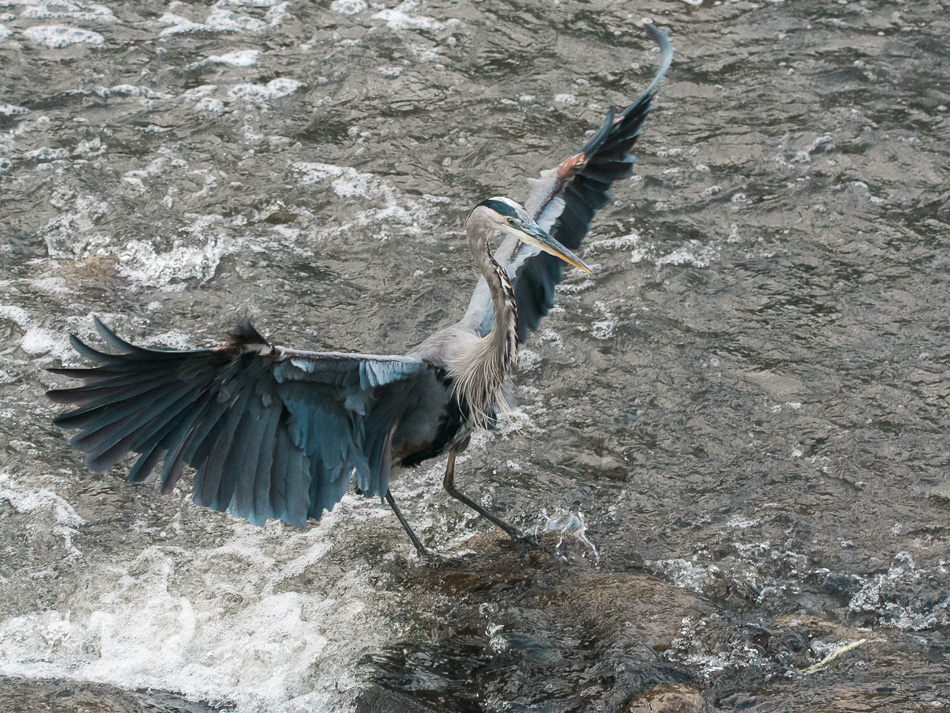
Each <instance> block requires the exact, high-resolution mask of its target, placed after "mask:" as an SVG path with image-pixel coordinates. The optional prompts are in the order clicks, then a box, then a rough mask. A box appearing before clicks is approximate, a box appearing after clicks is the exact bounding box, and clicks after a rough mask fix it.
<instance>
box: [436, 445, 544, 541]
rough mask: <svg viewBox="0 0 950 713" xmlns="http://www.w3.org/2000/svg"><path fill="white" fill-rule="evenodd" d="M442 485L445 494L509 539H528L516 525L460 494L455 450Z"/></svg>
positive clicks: (450, 456) (450, 455) (451, 454)
mask: <svg viewBox="0 0 950 713" xmlns="http://www.w3.org/2000/svg"><path fill="white" fill-rule="evenodd" d="M442 485H443V486H445V492H447V493H448V494H449V495H451V496H452V497H453V498H455V499H456V500H458V501H460V502H463V503H465V504H466V505H468V506H469V507H470V508H472V510H474V511H475V512H477V513H478V514H479V515H481V516H482V517H484V518H486V519H488V520H491V521H492V522H493V523H495V524H496V525H498V527H500V528H501V529H502V530H504V531H505V532H507V533H508V537H510V538H511V539H512V540H524V539H526V538H525V536H524V533H523V532H521V530H519V529H518V528H517V527H515V526H514V525H509V524H508V523H507V522H505V521H504V520H502V519H501V518H500V517H497V516H495V515H492V514H491V513H490V512H488V510H486V509H485V508H483V507H482V506H481V505H479V504H478V503H476V502H475V501H474V500H472V499H471V498H469V497H467V496H465V495H462V493H460V492H459V491H458V490H456V489H455V449H454V448H453V449H452V450H451V451H449V462H448V465H447V466H446V467H445V479H444V480H443V481H442Z"/></svg>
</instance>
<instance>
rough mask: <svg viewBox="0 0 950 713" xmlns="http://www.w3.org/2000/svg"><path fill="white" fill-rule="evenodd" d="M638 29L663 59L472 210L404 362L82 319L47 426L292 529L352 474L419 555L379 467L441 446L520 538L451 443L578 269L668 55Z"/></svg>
mask: <svg viewBox="0 0 950 713" xmlns="http://www.w3.org/2000/svg"><path fill="white" fill-rule="evenodd" d="M647 28H648V29H649V31H650V33H651V34H652V36H653V39H654V40H655V41H656V42H657V44H659V46H660V49H661V51H662V63H661V66H660V69H659V71H658V72H657V75H656V77H655V78H654V79H653V81H652V82H651V83H650V85H649V86H648V87H647V89H646V91H645V92H644V93H643V94H642V95H641V96H640V98H639V99H637V100H636V101H635V102H633V103H632V104H630V105H629V106H628V107H627V108H625V109H624V110H623V111H621V112H620V113H619V114H615V113H614V110H613V108H611V109H610V110H609V111H608V113H607V117H606V119H605V120H604V123H603V125H602V126H601V127H600V129H599V130H598V131H597V132H596V133H595V134H594V135H593V136H591V138H590V140H589V141H588V142H587V143H586V144H585V145H584V147H583V149H581V151H580V152H579V153H577V154H575V155H574V156H572V157H570V158H568V159H567V160H566V161H563V162H562V163H560V164H559V165H558V166H557V167H556V168H554V169H553V170H551V171H545V172H543V173H542V176H541V178H540V179H539V180H536V181H533V183H534V190H533V191H532V192H531V196H530V197H529V198H528V201H527V203H526V204H525V206H524V207H522V206H520V205H518V204H517V203H515V202H514V201H512V200H509V199H507V198H490V199H488V200H485V201H482V202H481V203H479V204H478V205H477V206H476V207H475V208H474V210H472V212H471V214H470V215H469V217H468V220H467V222H466V231H467V234H468V244H469V247H470V248H471V251H472V255H473V256H474V258H475V264H476V265H477V267H478V269H479V271H480V272H481V274H482V277H481V280H480V281H479V283H478V286H477V287H476V288H475V293H474V295H473V296H472V299H471V302H470V303H469V306H468V310H467V311H466V312H465V316H464V317H462V320H461V321H460V322H458V323H457V324H454V325H452V326H450V327H446V328H444V329H441V330H439V331H438V332H436V333H435V334H433V335H432V336H431V337H429V338H428V339H426V340H425V341H424V342H422V344H420V345H419V346H418V347H416V348H415V349H413V350H412V351H410V352H409V353H408V354H406V355H405V356H377V355H369V354H342V353H335V352H307V351H297V350H293V349H286V348H284V347H280V346H275V345H273V344H271V343H270V342H268V341H267V340H266V339H265V338H264V337H262V336H261V335H260V334H259V333H258V332H257V330H255V329H254V328H253V327H252V326H251V324H250V323H249V322H248V321H247V320H245V321H244V322H243V323H241V324H240V325H239V326H238V327H237V328H236V329H235V330H234V331H233V332H231V334H230V340H229V343H228V344H227V345H225V346H220V347H216V348H213V349H197V350H193V351H165V350H158V349H146V348H143V347H138V346H135V345H133V344H130V343H128V342H126V341H124V340H122V339H120V338H119V337H118V336H117V335H116V334H115V333H114V332H113V331H111V330H110V329H109V328H107V327H106V326H105V325H104V324H102V322H100V321H99V320H98V319H96V320H95V322H96V327H97V329H98V331H99V333H100V334H101V336H102V338H103V339H104V340H105V341H106V342H107V343H108V344H109V345H110V346H111V347H112V348H113V349H114V350H115V351H116V352H117V353H107V352H102V351H99V350H96V349H93V348H92V347H90V346H88V345H86V344H84V343H83V342H82V341H80V340H79V339H78V338H77V337H76V336H75V335H73V336H71V337H70V341H71V343H72V345H73V348H74V349H75V350H76V351H77V352H79V353H80V354H81V355H82V356H84V357H86V358H87V359H89V360H91V361H93V362H96V364H97V366H95V367H94V368H91V369H51V371H53V372H54V373H56V374H61V375H63V376H69V377H73V378H77V379H81V380H83V381H84V382H85V383H84V384H83V385H82V386H79V387H77V388H71V389H55V390H52V391H49V392H48V395H49V397H50V398H51V399H52V400H53V401H56V402H59V403H64V404H70V405H73V406H77V407H78V408H75V409H74V410H72V411H68V412H66V413H64V414H62V415H61V416H59V417H58V418H56V420H55V422H56V423H57V424H59V425H60V426H64V427H67V428H80V429H82V430H81V431H80V433H79V434H78V435H76V436H75V437H74V438H73V439H72V443H73V445H75V446H76V447H78V448H80V449H81V450H83V451H84V452H85V453H86V454H87V458H88V461H89V465H90V467H91V468H92V469H93V470H104V469H106V468H109V467H110V466H112V465H113V464H115V463H116V462H117V461H118V460H119V459H120V458H122V457H123V456H124V455H125V454H126V453H127V452H129V451H135V452H136V453H139V454H141V455H140V457H139V458H138V460H137V461H136V462H135V464H134V465H133V466H132V469H131V471H130V472H129V480H131V481H133V482H136V481H142V480H144V479H145V478H146V477H148V475H149V473H150V472H151V471H152V469H153V468H154V467H155V466H156V465H157V464H158V463H159V462H160V461H163V460H164V467H163V470H162V482H161V490H162V492H163V493H167V492H169V491H170V490H171V489H172V488H174V486H175V484H176V483H177V482H178V480H179V478H181V476H182V472H183V470H184V466H185V465H186V464H188V465H190V466H192V467H193V468H194V469H195V477H194V484H193V486H192V494H193V499H194V501H195V502H196V503H197V504H199V505H204V506H207V507H210V508H213V509H215V510H219V511H221V510H226V509H227V510H230V511H231V513H232V514H233V515H235V516H236V517H240V518H244V519H246V520H248V521H250V522H252V523H255V524H258V525H260V524H263V523H264V522H265V520H266V519H267V518H276V519H279V520H283V521H284V522H286V523H288V524H290V525H293V526H295V527H299V528H302V527H304V526H305V523H306V522H307V519H308V518H310V519H319V518H320V516H321V515H322V513H323V512H324V511H325V510H330V509H331V508H333V506H334V505H335V504H336V503H337V502H338V501H339V500H340V499H341V498H342V497H343V495H344V493H346V491H347V489H348V488H349V487H350V482H351V479H355V481H356V486H357V487H358V489H359V490H360V491H361V492H362V493H363V494H364V495H367V496H370V495H372V496H381V497H384V498H385V499H386V501H387V502H388V503H389V505H390V507H392V509H393V511H394V512H395V514H396V516H397V517H398V518H399V521H400V523H402V526H403V527H404V528H405V530H406V532H407V533H408V534H409V537H410V539H411V540H412V543H413V544H414V545H415V547H416V550H417V551H418V553H419V555H420V557H425V556H426V554H427V551H426V548H425V546H424V545H423V544H422V542H420V540H419V538H418V537H416V535H415V533H414V532H413V531H412V528H411V527H410V526H409V523H408V522H406V519H405V518H404V517H403V515H402V513H401V512H400V510H399V508H398V506H397V505H396V501H395V499H394V498H393V495H392V493H391V492H390V489H389V480H390V475H391V472H392V468H393V467H394V466H414V465H417V464H419V463H421V462H423V461H425V460H428V459H430V458H436V457H438V456H441V455H442V454H444V453H446V452H448V454H449V457H448V465H447V467H446V471H445V479H444V485H445V489H446V490H447V491H448V493H449V494H450V495H451V496H452V497H454V498H457V499H458V500H460V501H461V502H463V503H465V504H466V505H468V506H469V507H471V508H473V509H474V510H476V511H477V512H478V513H479V514H481V515H483V516H484V517H486V518H488V519H489V520H490V521H491V522H493V523H495V524H496V525H498V526H499V527H500V528H502V529H503V530H504V531H505V532H507V533H508V534H509V535H510V536H511V537H512V538H516V539H520V538H523V537H524V536H523V534H522V533H521V532H520V531H519V530H518V529H517V528H515V527H513V526H512V525H510V524H508V523H506V522H504V521H503V520H501V519H500V518H498V517H497V516H495V515H493V514H492V513H490V512H488V511H487V510H486V509H484V508H483V507H481V506H480V505H478V504H477V503H475V502H474V501H472V500H471V499H469V498H467V497H466V496H465V495H463V494H462V493H460V492H459V491H458V490H457V489H456V488H455V483H454V468H455V455H456V453H458V452H459V451H461V450H463V449H464V448H465V447H466V446H467V445H468V442H469V438H470V436H471V434H472V432H473V430H474V429H476V428H479V427H488V426H490V425H491V424H492V422H493V421H494V419H495V417H496V415H497V412H498V411H499V409H501V408H503V406H504V398H505V397H504V395H503V391H504V388H505V384H506V381H507V380H508V378H509V376H510V375H511V374H512V371H513V370H514V367H515V358H516V355H517V351H518V345H519V344H520V343H521V342H523V341H524V340H525V339H526V337H527V335H528V330H530V329H535V328H536V327H537V326H538V323H539V321H540V318H541V317H542V316H543V315H544V314H545V313H547V311H548V310H549V309H550V307H551V306H552V305H553V303H554V286H555V285H556V284H557V283H558V282H559V281H560V279H561V263H562V261H564V262H567V263H568V264H570V265H573V266H575V267H578V268H580V269H582V270H586V271H587V272H590V270H589V269H588V268H587V266H585V265H584V263H583V262H581V260H580V259H579V258H578V257H577V256H575V255H574V253H573V252H572V250H576V249H577V248H578V246H580V243H581V240H582V239H583V238H584V235H585V234H586V233H587V229H588V226H589V224H590V221H591V219H592V218H593V216H594V213H595V211H597V210H598V209H599V208H600V207H601V206H603V205H604V203H606V202H607V199H608V197H609V195H610V186H611V184H612V183H613V182H614V181H616V180H618V179H621V178H627V177H629V176H630V175H631V174H632V172H633V161H634V159H633V157H632V156H630V154H629V152H630V150H631V149H632V147H633V145H634V144H635V143H636V141H637V138H638V136H639V134H640V125H641V124H642V122H643V120H644V118H645V117H646V116H647V114H648V112H649V111H650V106H651V103H652V100H653V97H654V96H655V89H656V86H657V84H658V83H659V81H660V79H661V77H662V76H663V74H664V73H665V72H666V70H667V68H668V67H669V65H670V61H671V56H672V52H671V49H670V45H669V42H668V41H667V38H666V35H665V34H664V33H663V32H661V31H660V30H658V29H656V28H655V27H653V26H652V25H647ZM494 232H501V233H507V237H506V239H505V241H504V242H503V243H502V245H501V247H500V248H499V250H498V251H497V253H495V254H494V255H493V254H492V251H491V250H490V249H489V247H488V242H487V241H488V237H489V236H490V235H491V234H492V233H494Z"/></svg>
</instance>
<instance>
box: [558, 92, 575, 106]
mask: <svg viewBox="0 0 950 713" xmlns="http://www.w3.org/2000/svg"><path fill="white" fill-rule="evenodd" d="M554 101H555V103H557V104H577V97H575V96H574V95H573V94H555V95H554Z"/></svg>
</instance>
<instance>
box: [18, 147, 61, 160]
mask: <svg viewBox="0 0 950 713" xmlns="http://www.w3.org/2000/svg"><path fill="white" fill-rule="evenodd" d="M23 157H24V158H28V159H32V160H34V161H62V160H63V159H66V158H69V151H67V150H66V149H54V148H50V147H49V146H44V147H43V148H39V149H34V150H33V151H27V152H26V153H25V154H23Z"/></svg>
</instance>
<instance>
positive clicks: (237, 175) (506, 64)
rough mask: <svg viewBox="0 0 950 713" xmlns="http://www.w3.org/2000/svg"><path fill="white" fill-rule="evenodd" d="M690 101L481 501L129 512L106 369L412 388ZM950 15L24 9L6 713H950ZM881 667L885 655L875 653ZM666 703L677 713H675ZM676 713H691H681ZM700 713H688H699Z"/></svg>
mask: <svg viewBox="0 0 950 713" xmlns="http://www.w3.org/2000/svg"><path fill="white" fill-rule="evenodd" d="M644 18H648V19H649V20H651V21H652V22H654V23H656V24H657V25H659V26H661V27H664V28H668V29H669V32H670V37H671V39H672V43H673V47H674V52H675V55H674V62H673V66H672V68H671V69H670V72H669V74H668V75H667V77H666V79H665V80H664V82H663V84H662V86H661V91H660V96H659V99H658V100H657V102H656V107H655V110H654V112H653V113H652V114H651V116H650V117H649V119H648V121H647V123H646V125H645V128H644V131H643V135H642V138H641V142H640V144H639V146H638V150H637V154H638V162H637V174H636V177H635V178H634V179H633V180H631V181H629V182H626V183H625V184H623V185H619V186H617V187H616V189H615V191H614V197H613V200H612V202H611V203H610V204H609V205H608V206H607V207H606V208H605V209H604V210H603V211H601V212H600V213H599V215H598V216H597V218H596V219H595V222H594V224H593V228H592V231H591V233H590V235H589V236H588V238H587V240H586V242H585V245H584V247H583V248H582V250H581V251H580V254H581V256H582V257H583V258H584V259H585V260H586V261H587V262H588V263H590V264H592V265H594V266H596V268H597V269H596V272H595V274H594V275H593V276H586V275H581V274H580V273H578V272H577V271H572V272H571V273H570V274H568V275H567V278H566V279H565V281H564V283H563V285H562V287H561V288H560V289H559V294H558V307H557V308H556V309H555V310H554V311H553V312H552V313H551V314H550V315H548V317H547V318H546V319H545V320H544V322H543V324H542V328H541V331H539V332H538V333H536V334H534V335H533V336H532V338H531V339H530V341H529V343H528V344H527V345H526V348H525V349H524V350H523V352H522V354H521V359H520V373H519V374H518V376H517V378H516V387H515V394H516V396H517V399H518V403H519V409H518V411H517V412H516V414H515V418H514V419H513V421H512V422H511V423H510V424H508V425H507V426H506V427H505V428H503V429H501V430H500V431H498V432H494V433H491V434H482V435H479V436H478V437H477V438H476V439H475V440H474V442H473V445H472V447H471V448H470V449H469V451H467V452H466V454H465V455H464V456H463V457H460V458H459V463H458V467H457V477H458V482H459V484H460V486H461V487H462V488H463V489H465V490H467V491H469V492H470V493H472V494H473V495H474V496H475V497H476V498H477V499H478V500H480V501H482V502H484V503H486V504H488V505H489V506H490V507H492V508H493V509H496V510H497V511H499V512H501V513H505V514H506V515H507V516H509V517H510V518H511V519H513V520H514V521H516V522H517V523H519V524H520V525H521V526H522V527H525V528H528V529H536V530H537V531H538V532H541V533H545V534H544V536H543V538H542V545H541V547H539V548H537V549H534V550H523V549H519V548H516V547H514V546H512V545H511V544H509V543H508V542H507V541H506V540H505V539H504V538H500V537H498V536H497V534H496V533H495V532H494V531H493V530H491V528H489V527H488V526H487V525H486V523H484V522H483V521H480V520H478V519H477V518H475V517H474V516H473V513H471V512H468V511H465V510H463V509H461V508H460V507H459V506H458V504H457V503H455V502H454V501H451V500H450V499H449V498H447V497H446V496H445V494H444V493H442V492H441V469H442V467H443V463H442V462H434V463H432V464H430V465H429V466H428V467H422V468H420V469H418V470H415V471H409V472H406V473H404V474H402V475H401V476H400V477H399V479H398V480H396V481H395V482H394V484H393V490H394V492H395V494H396V496H397V497H398V498H400V499H401V501H402V504H403V508H404V510H405V512H406V514H407V516H408V517H409V519H410V520H411V521H412V522H413V523H414V524H415V525H416V527H417V530H418V532H419V533H420V535H421V536H422V537H423V539H424V540H425V541H427V542H428V543H430V544H432V545H434V546H436V547H437V548H439V549H440V550H442V551H444V552H454V553H455V554H456V555H457V556H456V558H455V559H454V560H452V561H451V562H449V563H448V564H445V565H443V566H441V567H435V568H433V567H426V566H424V565H421V564H420V563H419V562H418V561H417V560H416V558H415V555H414V550H413V549H412V547H411V545H410V543H409V542H408V540H407V538H406V537H405V535H404V533H403V531H402V529H401V528H400V526H399V524H398V522H397V521H396V519H395V518H394V517H393V516H392V514H391V513H390V512H389V511H388V509H387V508H386V507H385V506H384V505H382V504H380V503H379V502H377V501H375V500H366V499H363V498H361V497H359V496H356V495H351V496H347V498H346V499H345V500H344V501H343V503H341V505H340V506H338V507H337V508H336V509H335V510H334V511H333V512H332V513H330V514H329V515H328V516H326V517H325V518H324V519H323V520H322V521H321V522H320V523H319V524H313V525H311V526H310V527H309V528H308V529H307V530H306V531H297V530H294V529H292V528H289V527H287V526H284V525H282V524H280V523H274V522H271V523H269V524H268V525H267V526H266V527H264V528H256V527H253V526H251V525H249V524H247V523H245V522H240V521H236V520H234V519H232V518H230V517H229V516H227V515H221V514H219V513H214V512H211V511H208V510H205V509H202V508H198V507H196V506H194V505H193V504H191V503H190V501H189V500H188V497H187V487H186V488H184V491H185V492H181V489H180V491H179V492H176V493H175V494H173V495H171V496H168V497H161V496H160V495H159V494H158V493H157V492H156V491H155V487H154V484H149V483H146V484H144V485H132V484H129V483H127V482H126V481H125V480H124V474H125V473H126V470H127V466H122V467H116V468H114V469H112V470H111V471H108V472H105V473H94V472H92V471H91V470H90V469H89V468H88V467H87V466H86V465H85V463H84V461H83V459H82V457H81V454H80V453H79V452H78V451H76V450H74V449H73V448H71V447H70V446H69V444H68V435H67V434H65V433H63V432H62V431H60V430H58V429H57V428H55V427H54V426H52V425H51V423H50V420H51V418H52V417H53V416H54V415H55V414H56V413H57V408H55V407H54V406H53V405H52V404H50V403H48V402H47V401H46V400H45V398H44V396H43V392H44V391H45V390H46V389H48V388H51V387H54V386H62V385H63V380H62V379H61V378H59V377H55V376H52V375H50V374H48V373H47V372H45V371H44V368H45V367H51V366H58V365H60V364H63V363H68V364H78V363H79V362H80V360H79V359H78V357H77V356H76V355H75V354H73V353H72V352H71V350H70V349H69V345H68V341H67V334H68V333H69V332H76V333H78V334H80V335H82V336H83V337H89V338H90V339H91V341H93V342H94V343H95V342H96V338H95V336H94V335H93V325H92V320H91V317H90V315H93V314H95V315H98V316H99V317H101V318H102V319H103V320H104V321H105V322H106V323H107V324H109V325H111V326H113V327H114V328H116V329H117V330H118V332H119V333H120V334H121V335H123V336H125V337H127V338H131V339H133V340H135V341H138V342H140V343H144V344H149V345H153V346H166V347H174V348H184V347H194V346H207V345H213V344H216V343H220V341H221V339H222V337H223V335H224V333H225V332H226V331H227V330H228V329H229V328H230V327H231V326H232V325H233V324H234V323H235V322H236V321H237V320H238V319H239V318H240V317H242V316H244V315H249V316H251V318H252V319H253V320H254V322H255V324H256V325H257V326H258V328H259V329H261V331H262V332H264V333H265V334H266V335H268V336H269V337H270V338H271V339H272V340H274V341H277V342H279V343H282V344H286V345H289V346H295V347H300V348H313V349H328V350H349V351H364V352H377V353H379V352H383V353H385V352H402V351H404V350H406V349H407V348H409V347H411V346H413V345H414V344H416V343H418V342H419V341H421V340H422V339H423V338H424V337H425V336H426V335H427V334H428V333H430V332H431V331H432V330H434V329H436V328H438V327H440V326H443V325H445V324H447V323H449V322H450V321H453V320H455V319H457V318H458V317H459V315H460V314H461V311H462V309H463V307H464V305H465V304H466V303H467V300H468V296H469V294H470V292H471V289H472V288H473V287H474V284H475V278H476V275H475V272H474V270H473V268H472V265H471V260H470V257H469V255H468V252H467V249H466V248H465V246H464V236H463V233H462V225H463V222H464V219H465V217H466V215H467V212H468V210H470V209H471V207H472V206H473V205H474V204H475V203H477V202H478V201H480V200H482V199H483V198H486V197H489V196H493V195H499V194H501V195H509V196H511V197H513V198H515V199H521V200H523V199H524V198H525V197H526V187H525V180H526V179H527V178H529V177H533V176H536V175H537V172H538V171H539V170H541V169H543V168H547V167H550V166H553V165H554V164H555V163H557V162H559V161H560V160H562V159H564V158H566V157H567V156H569V155H571V154H572V153H574V152H575V151H576V150H578V148H579V147H580V146H581V145H582V144H583V142H584V140H585V137H586V136H587V135H588V133H587V132H590V131H591V130H593V129H595V128H596V127H597V126H598V125H599V123H600V121H601V120H602V117H603V115H604V113H605V111H606V109H607V107H608V106H609V105H611V104H614V105H624V104H625V103H626V102H628V101H629V100H630V99H632V98H633V97H635V96H636V95H637V94H639V92H640V91H641V89H642V88H643V87H644V86H645V85H646V84H647V83H648V82H649V80H650V78H651V77H652V75H653V72H654V71H655V68H656V66H657V62H658V54H657V52H656V51H655V49H654V48H653V47H652V46H651V42H650V40H649V38H648V36H647V34H646V33H645V31H644V30H643V29H642V27H641V26H640V23H641V21H642V20H643V19H644ZM948 35H950V6H948V5H947V3H946V2H945V1H943V2H940V1H936V0H934V1H931V2H927V1H920V2H899V1H898V2H884V1H883V0H838V1H837V2H797V1H792V0H788V1H786V2H761V1H758V0H756V1H753V0H738V1H732V0H724V1H722V2H719V1H718V0H716V1H710V0H696V1H695V2H693V1H690V2H683V1H682V0H655V1H654V0H650V1H649V2H615V1H607V0H605V1H603V2H582V1H580V0H562V1H561V2H557V1H556V0H537V1H533V2H516V1H514V0H509V1H504V0H483V1H482V2H471V3H456V2H447V1H442V2H437V1H434V0H432V1H427V2H423V1H418V0H407V1H406V2H403V3H401V4H397V3H396V2H395V1H394V0H385V1H384V2H378V3H377V2H364V1H363V0H335V1H334V2H327V1H323V2H318V3H310V2H302V0H288V1H280V0H218V2H215V3H214V4H210V3H194V4H188V3H182V2H169V3H164V2H158V1H156V0H144V1H143V2H138V3H130V2H117V1H113V0H104V2H102V3H95V2H88V1H87V0H0V90H2V93H0V261H2V262H0V266H2V267H0V287H2V289H0V337H2V338H0V413H2V419H0V710H3V711H20V710H24V711H25V710H30V711H33V710H41V709H43V710H55V711H62V712H64V713H65V712H69V713H72V712H73V711H90V710H91V711H96V712H104V711H129V710H135V711H138V710H141V711H189V712H192V713H194V712H197V711H208V710H234V711H240V712H242V713H244V712H255V711H275V712H278V713H284V712H287V713H290V712H297V711H353V710H357V711H396V712H399V711H444V712H448V713H455V712H462V711H541V712H547V713H560V712H562V711H563V712H568V711H585V712H586V711H609V712H612V711H646V710H655V711H656V710H673V709H674V707H675V706H692V708H686V709H684V710H703V709H704V708H705V707H710V708H715V709H719V710H739V709H741V710H749V711H783V712H789V711H801V712H806V711H809V712H810V711H815V710H835V711H838V710H840V711H930V710H945V709H946V708H947V707H950V638H948V636H950V592H948V590H950V573H948V567H950V469H948V466H950V435H948V434H950V417H948V413H947V410H948V398H950V327H948V305H950V278H948V268H950V233H948V229H950V226H948V223H950V171H948V166H950V113H948V105H950V51H948V49H947V44H946V38H947V36H948ZM849 647H850V648H849ZM651 706H652V708H651ZM680 709H682V708H680ZM680 709H677V710H680Z"/></svg>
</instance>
